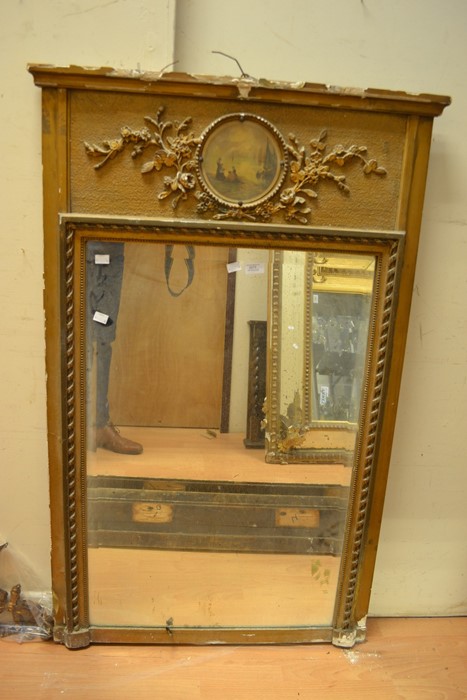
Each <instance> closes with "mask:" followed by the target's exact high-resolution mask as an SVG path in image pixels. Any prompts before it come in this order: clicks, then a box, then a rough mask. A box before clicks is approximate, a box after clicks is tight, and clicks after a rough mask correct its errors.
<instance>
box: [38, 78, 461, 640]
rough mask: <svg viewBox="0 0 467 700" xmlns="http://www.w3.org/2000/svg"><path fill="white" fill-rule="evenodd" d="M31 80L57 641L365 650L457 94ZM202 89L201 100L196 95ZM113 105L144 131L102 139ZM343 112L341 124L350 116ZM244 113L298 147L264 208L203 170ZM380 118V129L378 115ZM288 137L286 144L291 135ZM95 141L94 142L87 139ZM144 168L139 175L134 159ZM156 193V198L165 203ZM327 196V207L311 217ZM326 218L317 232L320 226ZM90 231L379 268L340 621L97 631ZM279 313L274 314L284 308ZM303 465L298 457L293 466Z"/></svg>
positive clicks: (272, 433)
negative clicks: (86, 298)
mask: <svg viewBox="0 0 467 700" xmlns="http://www.w3.org/2000/svg"><path fill="white" fill-rule="evenodd" d="M29 70H30V71H31V72H32V74H33V75H34V79H35V82H36V84H37V85H38V86H40V87H41V88H42V91H43V111H44V121H43V125H44V126H43V159H44V202H45V206H44V231H45V273H46V274H45V277H46V290H45V306H46V316H47V370H48V424H49V460H50V488H51V503H52V508H51V518H52V575H53V588H54V598H55V610H54V619H55V632H54V636H55V639H56V641H59V642H62V643H64V644H66V646H68V647H70V648H77V647H82V646H86V645H87V644H89V643H90V642H125V643H148V642H151V643H165V644H167V643H169V644H173V643H209V642H212V641H213V639H215V640H216V641H217V642H222V643H280V642H281V643H284V642H295V643H300V642H312V641H329V642H333V643H334V644H336V645H339V646H352V645H353V644H354V643H355V641H360V640H362V639H363V638H364V636H365V617H366V614H367V611H368V605H369V598H370V592H371V582H372V576H373V569H374V564H375V558H376V550H377V541H378V534H379V527H380V521H381V513H382V508H383V501H384V491H385V484H386V478H387V471H388V467H389V461H390V453H391V442H392V434H393V429H394V423H395V415H396V406H397V399H398V393H399V385H400V378H401V373H402V363H403V355H404V346H405V338H406V332H407V325H408V316H409V309H410V299H411V292H412V284H413V276H414V269H415V260H416V254H417V248H418V237H419V231H420V222H421V212H422V203H423V194H424V188H425V180H426V172H427V167H428V157H429V150H430V137H431V129H432V122H433V118H434V117H435V116H437V115H439V114H441V112H442V110H443V109H444V107H445V106H446V105H448V104H449V98H446V97H439V96H431V95H420V96H413V95H406V94H405V93H391V92H389V91H377V90H374V91H372V90H369V91H347V90H336V89H334V88H327V87H325V86H319V85H303V86H292V85H289V84H275V83H268V82H267V81H252V80H250V79H241V80H218V79H209V78H206V79H200V78H194V77H191V76H185V75H179V74H174V75H159V74H157V75H155V74H152V75H148V74H146V75H138V76H135V75H134V74H131V73H129V74H126V73H121V72H118V71H112V70H111V69H99V70H95V71H92V70H88V69H80V68H68V69H56V68H52V67H49V66H37V65H35V66H30V67H29ZM194 86H196V97H193V96H192V95H193V87H194ZM108 98H110V102H112V103H115V104H121V105H122V108H123V111H124V112H125V115H126V116H127V117H128V115H130V114H131V116H132V124H133V126H126V125H125V124H124V123H120V124H119V123H118V121H116V119H117V117H114V116H113V115H110V114H109V120H108V121H109V124H110V126H109V124H107V123H106V124H101V123H100V122H99V120H97V121H96V120H95V119H94V120H93V121H92V123H93V124H95V128H96V133H95V135H93V133H92V132H91V131H90V124H91V122H90V121H88V120H87V117H86V114H87V110H88V109H89V105H91V106H94V107H95V106H97V107H99V109H100V108H102V110H104V111H105V110H106V109H107V108H106V107H105V105H106V104H107V103H109V104H110V102H109V100H108ZM149 102H150V103H151V105H154V103H155V102H156V104H158V105H159V107H158V108H157V109H156V116H155V117H144V112H141V109H142V106H144V108H145V109H147V108H148V106H149ZM143 103H144V105H143ZM165 104H167V105H168V106H167V112H165V106H164V105H165ZM284 104H285V105H286V106H287V109H286V110H285V112H284V111H283V106H284ZM160 105H162V107H161V106H160ZM187 105H189V106H190V109H192V110H193V112H194V113H196V114H195V116H194V117H193V118H192V117H187V116H186V109H187ZM178 108H179V109H178ZM147 111H149V110H147ZM103 113H104V112H103ZM106 113H108V110H107V111H106ZM163 113H164V114H165V113H167V114H169V113H170V114H171V116H170V120H169V121H164V120H163V118H162V115H163ZM141 114H143V117H141ZM295 114H297V115H299V116H300V119H301V120H303V116H304V115H305V117H306V122H307V123H308V122H309V121H311V122H312V123H313V130H311V131H310V130H309V129H308V130H306V131H304V130H303V122H302V121H300V119H299V122H300V124H301V125H302V126H300V125H299V127H298V131H299V132H300V133H296V134H295V133H294V131H293V130H292V127H293V124H294V119H295ZM341 114H342V115H344V120H343V124H344V125H342V124H341V122H340V121H339V119H340V115H341ZM241 115H248V116H246V117H245V116H244V117H243V120H245V119H246V120H247V121H249V120H250V121H251V122H254V123H256V122H258V124H260V125H261V127H262V128H263V127H264V128H266V129H267V130H268V133H271V134H272V137H273V138H276V139H277V143H278V144H279V145H278V149H279V151H278V152H282V151H281V149H283V153H284V158H283V159H282V160H281V161H280V164H279V166H278V167H279V168H280V172H277V171H276V179H275V180H274V182H273V185H272V186H271V187H270V189H267V188H266V190H265V191H264V192H263V193H262V194H260V195H259V196H258V197H257V198H255V196H254V195H252V196H251V198H249V199H248V201H246V202H244V201H243V199H241V198H238V199H236V198H235V197H225V196H219V192H217V191H215V190H214V191H213V189H212V187H210V186H209V181H208V180H207V178H206V176H205V172H204V171H203V167H204V166H203V147H205V145H206V143H209V141H208V139H209V135H210V134H212V133H213V131H214V133H215V130H216V129H217V128H220V127H222V126H223V125H225V124H226V123H229V120H232V121H233V120H236V119H237V118H238V120H239V121H242V116H241ZM375 115H376V117H377V118H378V119H377V120H375V119H373V118H374V117H375ZM141 119H143V122H144V120H146V124H149V125H150V126H144V123H143V126H141V124H140V120H141ZM297 119H298V116H297ZM262 120H264V121H262ZM192 121H195V122H196V130H195V131H190V129H191V123H192ZM278 122H280V123H281V125H282V126H281V127H280V128H279V126H278ZM326 122H329V123H332V125H333V128H334V131H336V130H337V131H339V129H340V130H341V132H342V133H344V134H347V135H348V140H347V142H346V144H344V145H340V144H339V143H338V142H337V137H336V142H334V145H332V146H331V147H329V146H328V141H331V138H332V136H329V135H328V134H330V133H331V132H330V129H329V128H328V124H327V123H326ZM367 122H368V124H369V129H368V131H367V132H365V133H367V134H369V135H370V136H371V134H372V129H374V128H380V129H383V131H384V134H386V135H387V143H386V142H385V143H382V142H381V144H380V145H381V148H380V153H379V154H375V153H374V148H373V146H372V147H367V146H366V145H365V144H364V143H363V142H362V141H361V140H360V136H361V133H360V132H361V129H360V126H359V125H360V124H366V123H367ZM320 123H321V128H317V129H316V132H315V131H314V126H316V125H318V124H320ZM349 124H350V126H349ZM270 125H271V126H270ZM339 125H340V126H339ZM376 125H378V126H377V127H376ZM381 125H382V126H381ZM110 127H112V128H110ZM115 128H117V129H119V133H118V131H114V129H115ZM310 128H311V127H310ZM284 129H288V131H289V136H288V138H287V139H286V138H284V133H285V131H284ZM84 132H86V138H87V139H89V140H86V141H85V143H84V139H82V141H81V143H77V141H79V140H80V139H81V138H82V137H81V135H82V134H83V133H84ZM168 135H170V139H168V138H167V136H168ZM304 139H305V141H304ZM306 139H308V141H306ZM331 143H333V142H332V141H331ZM374 143H375V144H377V145H378V144H379V143H380V142H379V141H378V140H376V141H374ZM130 148H131V149H132V151H131V156H132V157H131V158H130V160H129V161H127V162H126V164H124V165H122V164H123V163H124V160H125V159H122V157H121V156H122V152H123V151H125V150H126V149H130ZM148 149H149V150H148ZM148 153H149V154H150V156H149V158H146V160H144V159H143V158H142V156H143V155H147V154H148ZM367 153H368V155H367ZM388 153H389V154H391V153H392V154H393V156H392V160H391V159H390V158H389V157H388V158H385V157H384V156H385V154H386V155H387V154H388ZM394 154H395V155H394ZM91 158H92V159H94V158H96V159H97V165H96V166H95V168H96V170H95V171H94V172H96V176H95V178H92V177H91V175H90V173H91V172H92V171H93V169H92V167H91V164H90V159H91ZM142 160H143V163H142V165H141V166H140V168H139V171H137V170H136V169H135V167H134V166H135V163H138V164H140V163H141V161H142ZM110 161H116V163H114V164H113V165H112V167H115V168H116V169H114V171H113V172H114V173H119V172H120V171H119V170H118V169H117V165H116V164H117V163H118V166H119V167H120V168H121V174H120V175H118V176H116V177H117V180H116V181H115V182H113V181H112V182H110V181H109V179H105V177H104V176H102V177H101V172H102V173H103V175H104V173H105V171H106V170H107V169H108V168H109V167H110V166H109V163H110ZM388 162H389V165H388ZM348 165H349V169H350V170H351V171H352V177H351V178H350V180H351V182H350V181H349V182H348V181H347V180H346V176H344V175H343V174H342V168H344V167H347V166H348ZM355 165H361V169H362V170H363V174H361V173H360V174H358V173H356V172H355V168H354V166H355ZM350 166H352V167H351V168H350ZM396 166H397V175H396V174H395V172H394V170H395V168H396ZM391 168H392V170H391ZM130 177H131V178H133V180H132V183H134V188H133V190H132V191H131V190H130V191H128V188H127V183H128V179H129V178H130ZM359 177H361V178H362V180H361V181H359V180H358V178H359ZM143 181H144V182H143ZM323 182H324V183H326V182H328V184H329V185H330V187H331V189H332V188H333V190H334V191H335V192H337V193H339V192H340V193H341V194H342V195H344V196H345V195H349V194H352V199H351V200H350V201H351V203H352V204H351V207H350V208H349V225H348V226H346V225H343V223H342V216H344V215H343V214H340V215H338V218H337V219H336V220H335V219H334V218H333V217H334V214H333V210H332V209H330V208H329V206H326V205H329V201H331V200H330V199H329V198H330V197H331V198H332V196H333V195H332V194H330V191H329V190H326V191H325V190H322V189H321V185H322V183H323ZM147 183H150V185H151V188H152V189H151V192H150V189H149V184H147ZM377 183H386V184H384V185H383V186H382V187H383V189H384V197H385V198H386V199H385V200H384V201H385V202H386V203H387V205H388V210H390V211H389V213H387V212H386V211H385V210H384V207H381V206H380V209H381V211H379V210H378V204H380V202H379V199H380V195H379V194H376V195H374V203H376V204H375V206H373V209H372V210H371V207H369V208H368V209H366V208H365V206H364V203H362V198H365V197H368V199H369V200H371V201H373V200H372V196H373V195H371V192H372V191H373V190H374V189H375V187H377V186H378V185H377ZM110 187H111V188H112V189H109V188H110ZM100 188H102V189H100ZM154 188H156V192H157V196H156V199H155V200H154V197H151V196H150V194H151V193H152V192H153V189H154ZM96 191H98V192H97V194H96ZM322 191H323V192H324V194H323V195H322V194H321V192H322ZM114 192H115V193H116V194H114ZM381 196H383V195H381ZM321 197H322V206H321V208H318V209H314V208H313V205H314V204H316V201H317V200H319V199H320V198H321ZM333 201H334V200H333ZM371 201H370V204H371ZM320 203H321V200H320ZM339 206H341V205H339ZM126 208H128V209H129V211H128V212H127V211H125V209H126ZM338 209H339V207H338ZM338 209H337V211H338ZM343 210H344V208H343V207H342V211H343ZM323 212H324V213H323ZM366 212H368V217H367V216H366ZM312 214H313V215H315V214H316V216H317V218H318V220H319V223H317V224H316V223H313V226H312V225H311V218H312ZM339 216H340V217H341V218H340V219H339ZM319 217H321V219H320V218H319ZM366 219H367V221H370V222H372V221H375V220H377V221H379V220H380V219H381V225H378V226H374V224H369V225H365V224H366ZM89 236H98V237H99V238H104V239H110V240H112V239H116V240H124V241H127V240H135V241H136V240H137V241H149V240H154V239H155V238H157V240H158V241H160V242H166V243H172V242H174V241H178V242H182V243H186V244H192V243H199V244H208V243H209V244H214V245H223V246H231V247H235V246H242V245H245V246H246V245H247V246H248V247H253V248H254V247H258V248H259V247H263V248H271V249H280V248H286V247H288V248H292V249H293V248H296V249H298V250H311V249H312V248H313V250H315V251H319V250H327V249H328V248H329V247H331V248H332V249H333V250H336V251H338V250H340V251H346V250H355V251H357V250H358V251H372V252H373V253H374V254H375V255H376V257H377V260H378V275H377V278H378V280H379V283H378V286H377V288H376V290H375V294H374V307H373V312H372V333H371V336H372V339H373V343H374V347H372V352H371V354H370V362H369V364H368V366H367V373H366V380H365V390H364V396H365V400H364V402H363V404H364V407H363V415H364V418H365V420H364V423H363V430H362V432H361V435H360V438H359V443H358V449H357V452H356V461H355V465H356V468H355V469H354V474H353V479H352V483H351V487H350V508H349V513H348V518H347V524H346V531H345V543H346V546H345V547H344V555H343V560H342V565H341V570H340V579H339V588H338V596H337V602H336V608H335V614H334V620H333V624H332V625H331V626H329V627H324V628H323V627H306V628H290V629H283V628H280V629H265V628H261V629H248V630H242V629H228V628H223V629H220V630H219V629H216V630H212V629H208V628H206V629H199V628H196V629H195V628H174V627H170V629H167V628H119V627H93V626H92V625H90V623H89V618H88V613H87V610H88V607H87V606H88V603H87V596H88V591H87V568H86V546H85V544H86V524H85V512H86V484H85V479H84V476H85V475H84V470H83V467H82V463H83V452H84V436H85V429H84V427H85V422H84V421H83V412H84V408H83V403H82V395H83V392H82V387H83V382H84V377H83V372H84V370H83V367H82V365H81V364H80V359H79V358H80V357H82V352H81V351H82V347H81V344H82V342H83V340H82V339H83V328H82V319H81V316H80V306H81V305H82V302H83V299H82V298H81V297H80V294H81V290H82V284H81V281H82V280H81V279H80V277H81V276H82V274H83V259H82V251H83V245H82V243H83V241H85V240H86V238H87V237H89ZM272 288H273V290H274V281H273V287H272ZM272 301H273V306H274V304H276V306H277V303H278V300H277V299H274V298H273V300H272ZM276 316H277V314H276ZM269 332H270V343H271V347H272V362H271V363H270V367H271V370H270V372H271V373H272V374H271V375H270V377H269V386H270V387H271V388H272V393H271V395H270V397H268V400H269V401H270V402H272V411H271V415H272V416H275V415H278V411H276V410H275V409H274V402H276V401H277V397H276V396H275V395H274V379H273V374H274V371H275V369H274V361H275V360H274V358H275V355H274V353H275V352H276V354H277V347H278V345H277V343H278V338H277V328H275V327H274V323H273V324H272V326H271V328H270V331H269ZM269 440H270V444H271V445H272V450H271V461H273V460H274V455H273V454H272V453H274V449H275V447H274V446H275V445H277V425H274V419H273V422H272V425H270V426H269ZM289 457H290V458H291V459H292V461H293V455H292V454H291V455H289Z"/></svg>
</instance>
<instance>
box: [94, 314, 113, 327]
mask: <svg viewBox="0 0 467 700" xmlns="http://www.w3.org/2000/svg"><path fill="white" fill-rule="evenodd" d="M92 320H93V321H96V323H102V325H103V326H105V325H107V321H108V320H109V317H108V315H107V314H103V313H102V312H101V311H95V312H94V316H93V317H92Z"/></svg>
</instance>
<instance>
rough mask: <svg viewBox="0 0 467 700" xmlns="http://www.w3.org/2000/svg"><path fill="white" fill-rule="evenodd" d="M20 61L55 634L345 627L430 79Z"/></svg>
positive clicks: (391, 404) (379, 491)
mask: <svg viewBox="0 0 467 700" xmlns="http://www.w3.org/2000/svg"><path fill="white" fill-rule="evenodd" d="M29 70H30V71H31V73H32V74H33V76H34V80H35V83H36V85H38V86H40V87H41V88H42V103H43V142H42V147H43V161H44V228H45V305H46V322H47V374H48V426H49V427H48V436H49V458H50V474H51V477H50V487H51V513H52V574H53V590H54V601H55V609H54V620H55V626H54V637H55V639H56V641H58V642H63V643H64V644H65V645H67V646H68V647H71V648H77V647H82V646H86V645H88V644H89V643H92V642H126V643H138V642H140V643H150V642H151V643H163V644H177V643H236V644H238V643H247V644H253V643H284V642H295V643H300V642H322V641H328V642H333V643H334V644H336V645H340V646H352V645H353V644H354V642H355V641H361V640H363V639H364V637H365V618H366V614H367V610H368V603H369V597H370V591H371V581H372V573H373V568H374V563H375V557H376V549H377V541H378V533H379V523H380V519H381V513H382V507H383V498H384V490H385V483H386V475H387V469H388V463H389V457H390V449H391V441H392V434H393V428H394V421H395V412H396V405H397V398H398V391H399V383H400V377H401V371H402V360H403V353H404V345H405V337H406V330H407V323H408V315H409V307H410V299H411V291H412V284H413V275H414V267H415V259H416V254H417V246H418V235H419V229H420V222H421V214H422V204H423V196H424V188H425V180H426V173H427V166H428V157H429V150H430V140H431V130H432V122H433V118H434V117H435V116H437V115H439V114H441V112H442V110H443V108H444V107H445V106H446V105H448V104H449V98H446V97H439V96H433V95H418V96H415V95H408V94H405V93H396V92H389V91H381V90H366V91H357V90H344V89H336V88H327V87H325V86H320V85H312V84H303V85H292V84H288V83H274V82H268V81H255V80H253V79H249V78H248V79H247V78H242V79H239V80H236V79H227V78H222V79H218V78H207V77H205V78H199V77H193V76H189V75H185V74H178V73H173V74H167V75H163V74H160V75H159V74H147V73H134V72H128V73H126V72H124V71H117V70H112V69H97V70H91V69H82V68H53V67H50V66H40V65H32V66H30V67H29Z"/></svg>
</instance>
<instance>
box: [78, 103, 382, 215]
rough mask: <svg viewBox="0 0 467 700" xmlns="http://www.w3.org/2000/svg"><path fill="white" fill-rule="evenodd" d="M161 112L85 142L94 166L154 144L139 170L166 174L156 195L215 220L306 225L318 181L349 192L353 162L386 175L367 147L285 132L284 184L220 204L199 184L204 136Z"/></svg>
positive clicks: (139, 152)
mask: <svg viewBox="0 0 467 700" xmlns="http://www.w3.org/2000/svg"><path fill="white" fill-rule="evenodd" d="M163 112H164V108H163V107H160V108H159V110H158V111H157V114H156V117H155V118H153V117H148V116H146V117H144V119H145V121H146V122H147V124H148V125H149V126H144V127H143V128H142V129H139V130H134V129H131V128H130V127H128V126H123V127H122V128H121V129H120V135H119V136H118V137H117V138H114V139H109V140H105V141H103V142H102V145H97V144H90V143H87V142H85V144H84V146H85V149H86V153H87V154H88V155H89V156H92V157H95V158H99V162H98V163H97V164H96V165H95V166H94V168H95V169H96V170H98V169H100V168H102V167H104V166H105V165H106V164H107V163H108V162H109V161H111V160H113V159H115V158H116V157H117V156H118V155H119V154H120V153H122V152H123V151H124V150H125V149H126V148H127V147H128V146H132V151H131V157H132V158H138V157H141V156H142V154H144V153H146V152H147V151H148V149H151V148H152V152H151V156H150V158H149V159H147V160H145V161H144V162H143V165H142V167H141V173H142V174H143V175H146V174H148V173H152V172H163V173H164V175H163V179H162V183H163V189H162V190H161V191H160V192H159V194H158V199H159V200H163V199H167V198H170V199H171V204H172V207H173V209H176V207H177V206H178V204H179V202H180V201H181V200H186V199H188V197H189V196H190V195H191V196H193V197H194V198H196V200H197V211H198V213H199V214H200V215H210V216H211V217H212V218H213V219H217V220H222V219H229V220H233V219H237V220H243V221H244V220H249V221H261V222H268V221H271V220H272V219H273V218H274V217H276V216H277V215H280V214H282V216H283V217H284V219H285V220H286V221H287V222H289V223H296V222H298V223H300V224H307V223H309V221H310V219H311V215H312V206H311V204H312V200H315V199H317V198H318V196H319V187H320V185H321V183H323V182H326V181H327V182H330V183H332V184H333V185H334V186H336V187H337V188H338V189H339V190H340V191H341V192H343V193H344V194H348V193H349V192H350V188H349V186H348V184H347V182H346V176H345V175H344V174H343V173H342V172H341V171H342V169H343V168H345V167H346V166H347V165H348V164H349V163H350V162H351V161H354V162H355V161H356V162H359V163H360V165H361V167H362V171H363V173H364V175H365V176H370V175H377V176H384V175H386V169H385V168H384V167H382V166H380V165H379V164H378V162H377V161H376V160H375V159H374V158H369V157H368V156H367V150H368V149H367V147H366V146H362V145H355V144H354V145H351V146H343V145H340V144H339V145H336V146H334V147H333V148H331V150H328V146H327V143H326V140H327V131H326V130H325V129H323V131H321V133H320V134H319V136H318V137H317V138H312V139H311V140H310V141H309V143H308V146H304V145H303V144H301V143H300V142H299V140H298V138H297V137H296V136H295V134H289V141H288V143H286V144H285V149H286V151H287V157H288V158H287V160H288V172H287V177H286V178H285V180H284V185H283V186H282V188H281V189H280V190H279V191H278V192H276V193H274V195H273V196H271V198H270V199H267V200H266V201H261V202H260V203H258V204H257V205H256V206H255V205H254V203H253V204H252V205H249V206H243V205H242V204H241V203H237V204H226V203H222V202H220V201H219V199H218V198H216V197H215V196H211V194H210V193H209V192H206V191H203V190H202V188H201V187H200V186H199V182H198V179H197V176H196V171H197V165H198V163H197V153H196V152H197V148H198V146H199V144H200V143H201V142H202V136H201V135H200V136H198V135H197V134H196V133H195V132H194V131H190V126H191V122H192V119H191V117H186V118H185V119H183V120H182V121H178V120H175V119H174V120H169V121H164V120H163V119H162V116H163Z"/></svg>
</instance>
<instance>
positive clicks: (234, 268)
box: [227, 261, 242, 272]
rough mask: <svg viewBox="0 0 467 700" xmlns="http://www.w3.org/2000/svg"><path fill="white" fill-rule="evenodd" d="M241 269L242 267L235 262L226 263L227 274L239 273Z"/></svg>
mask: <svg viewBox="0 0 467 700" xmlns="http://www.w3.org/2000/svg"><path fill="white" fill-rule="evenodd" d="M241 269H242V265H241V263H239V262H237V261H235V262H231V263H227V272H240V270H241Z"/></svg>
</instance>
